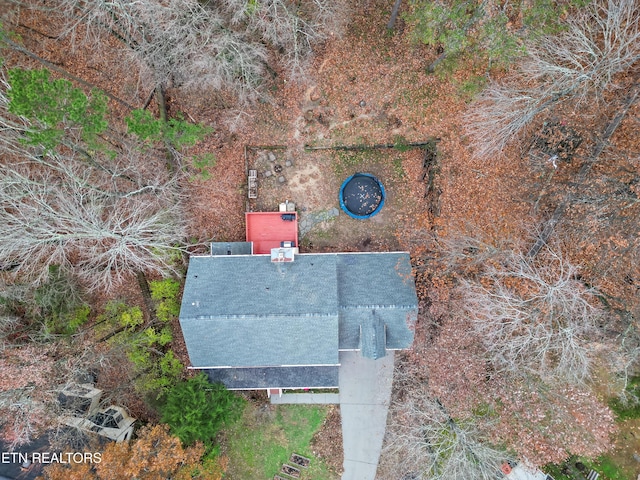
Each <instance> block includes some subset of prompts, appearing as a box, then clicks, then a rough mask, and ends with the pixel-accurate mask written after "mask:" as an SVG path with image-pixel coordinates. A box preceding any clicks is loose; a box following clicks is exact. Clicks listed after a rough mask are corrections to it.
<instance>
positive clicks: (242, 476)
mask: <svg viewBox="0 0 640 480" xmlns="http://www.w3.org/2000/svg"><path fill="white" fill-rule="evenodd" d="M327 412H328V408H327V407H324V406H317V405H278V406H272V405H265V406H256V405H254V404H251V403H250V404H248V405H247V407H246V409H245V411H244V414H243V416H242V418H241V420H240V421H238V422H237V423H236V424H235V425H233V426H232V427H231V428H230V429H229V430H227V435H226V437H227V440H226V446H227V449H226V452H225V454H226V455H228V457H229V470H228V471H227V474H226V476H225V479H229V480H246V479H269V478H273V476H274V475H275V474H277V473H278V472H279V471H280V468H281V467H282V464H283V463H288V461H289V457H290V455H291V454H292V453H294V452H295V453H297V454H300V455H303V456H305V457H307V458H310V459H311V465H310V466H309V468H307V469H301V471H302V475H301V477H300V478H301V480H311V479H314V480H337V478H338V476H337V475H335V474H333V473H331V472H330V471H329V469H328V468H327V466H326V465H325V464H324V463H323V462H322V461H321V460H319V459H317V458H315V457H314V455H313V452H312V451H311V445H310V443H311V439H312V438H313V435H314V434H315V433H316V432H317V431H318V430H319V429H320V426H321V425H322V422H323V420H324V418H325V417H326V415H327Z"/></svg>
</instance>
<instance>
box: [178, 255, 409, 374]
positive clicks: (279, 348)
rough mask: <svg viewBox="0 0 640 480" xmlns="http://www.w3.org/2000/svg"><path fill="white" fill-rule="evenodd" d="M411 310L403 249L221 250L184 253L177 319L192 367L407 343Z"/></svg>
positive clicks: (372, 350) (374, 350) (331, 358)
mask: <svg viewBox="0 0 640 480" xmlns="http://www.w3.org/2000/svg"><path fill="white" fill-rule="evenodd" d="M416 315H417V298H416V293H415V286H414V282H413V278H412V276H411V265H410V262H409V255H408V254H407V253H403V252H391V253H345V254H342V253H335V254H298V255H296V256H295V260H294V261H293V262H287V263H272V262H271V261H270V257H269V256H268V255H247V256H233V255H225V256H204V257H192V258H191V260H190V263H189V270H188V272H187V279H186V283H185V288H184V294H183V299H182V308H181V311H180V323H181V326H182V331H183V334H184V338H185V342H186V344H187V349H188V351H189V357H190V359H191V363H192V366H194V367H196V368H227V367H255V368H265V367H280V366H327V365H337V364H338V350H340V349H359V350H361V351H362V354H363V355H364V356H367V357H370V358H378V357H381V356H383V355H384V352H385V349H400V348H407V347H409V346H410V345H411V342H412V341H413V324H414V322H415V317H416Z"/></svg>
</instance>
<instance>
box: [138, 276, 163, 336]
mask: <svg viewBox="0 0 640 480" xmlns="http://www.w3.org/2000/svg"><path fill="white" fill-rule="evenodd" d="M136 277H137V278H138V285H139V286H140V292H141V293H142V298H143V299H144V306H145V308H146V310H147V314H148V315H149V323H150V324H154V323H156V322H157V321H158V318H157V317H156V306H155V303H154V302H153V298H151V289H150V288H149V282H147V277H146V275H145V274H144V272H143V271H142V270H138V271H137V272H136Z"/></svg>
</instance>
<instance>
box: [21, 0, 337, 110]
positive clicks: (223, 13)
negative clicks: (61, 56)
mask: <svg viewBox="0 0 640 480" xmlns="http://www.w3.org/2000/svg"><path fill="white" fill-rule="evenodd" d="M23 3H26V4H28V5H30V6H31V7H33V8H38V9H43V8H45V9H49V10H50V11H51V12H52V14H61V15H62V18H63V21H62V22H63V31H62V34H66V35H69V36H71V37H72V38H73V39H74V40H75V41H81V42H85V43H88V44H91V45H96V44H98V43H99V41H100V40H101V38H102V37H103V36H104V35H105V34H110V35H113V36H115V37H116V38H118V39H120V40H121V41H122V42H123V43H124V44H125V45H126V46H127V47H128V51H129V53H130V55H131V56H132V58H133V59H134V60H135V61H136V62H137V63H138V64H139V65H140V67H141V73H142V78H143V79H144V80H147V81H150V82H152V83H153V84H154V85H166V84H173V85H178V86H186V87H194V88H195V87H197V88H199V89H202V88H203V87H211V88H214V89H226V90H230V91H232V92H234V93H236V94H238V95H239V97H240V98H241V99H249V98H254V97H256V96H257V95H258V89H259V86H260V84H261V83H262V82H263V76H264V73H265V71H266V65H267V60H268V54H267V53H268V52H267V48H266V46H265V44H267V45H269V46H271V47H273V48H275V49H276V50H277V51H278V58H280V59H282V61H283V63H284V66H285V68H286V70H287V71H288V73H289V74H290V76H291V77H303V76H304V71H305V69H306V67H307V63H308V60H309V59H310V56H311V53H312V50H313V47H314V45H316V44H318V43H319V42H321V41H322V40H324V39H326V38H328V37H329V36H330V35H332V34H334V33H337V32H339V30H340V28H341V25H342V24H343V23H344V19H345V18H346V9H345V8H344V2H330V1H328V0H305V1H302V2H293V1H289V0H258V1H248V0H225V1H222V2H199V1H197V0H186V1H185V0H166V1H159V0H150V1H144V2H140V1H135V0H114V1H104V0H98V1H88V0H55V1H54V2H53V4H52V5H51V4H48V5H47V6H43V5H41V4H40V2H33V1H31V0H25V2H23ZM54 12H55V13H54Z"/></svg>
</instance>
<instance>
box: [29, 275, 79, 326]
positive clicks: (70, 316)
mask: <svg viewBox="0 0 640 480" xmlns="http://www.w3.org/2000/svg"><path fill="white" fill-rule="evenodd" d="M35 304H36V306H37V307H38V310H39V315H38V316H39V317H40V318H41V319H42V321H43V323H44V325H45V328H46V329H47V331H48V332H50V333H54V334H66V335H71V334H73V333H75V332H77V331H78V328H80V326H82V325H84V324H85V323H86V322H87V320H89V313H90V312H91V309H90V308H89V305H87V304H86V303H85V302H84V301H83V300H82V292H81V290H80V287H79V286H78V285H77V284H76V282H75V280H74V279H73V278H72V277H71V275H69V274H68V273H67V272H65V271H64V270H62V269H61V268H60V266H59V265H52V266H50V267H49V278H48V279H47V281H46V282H45V283H43V284H42V285H41V286H40V287H38V288H37V289H36V291H35Z"/></svg>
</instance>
